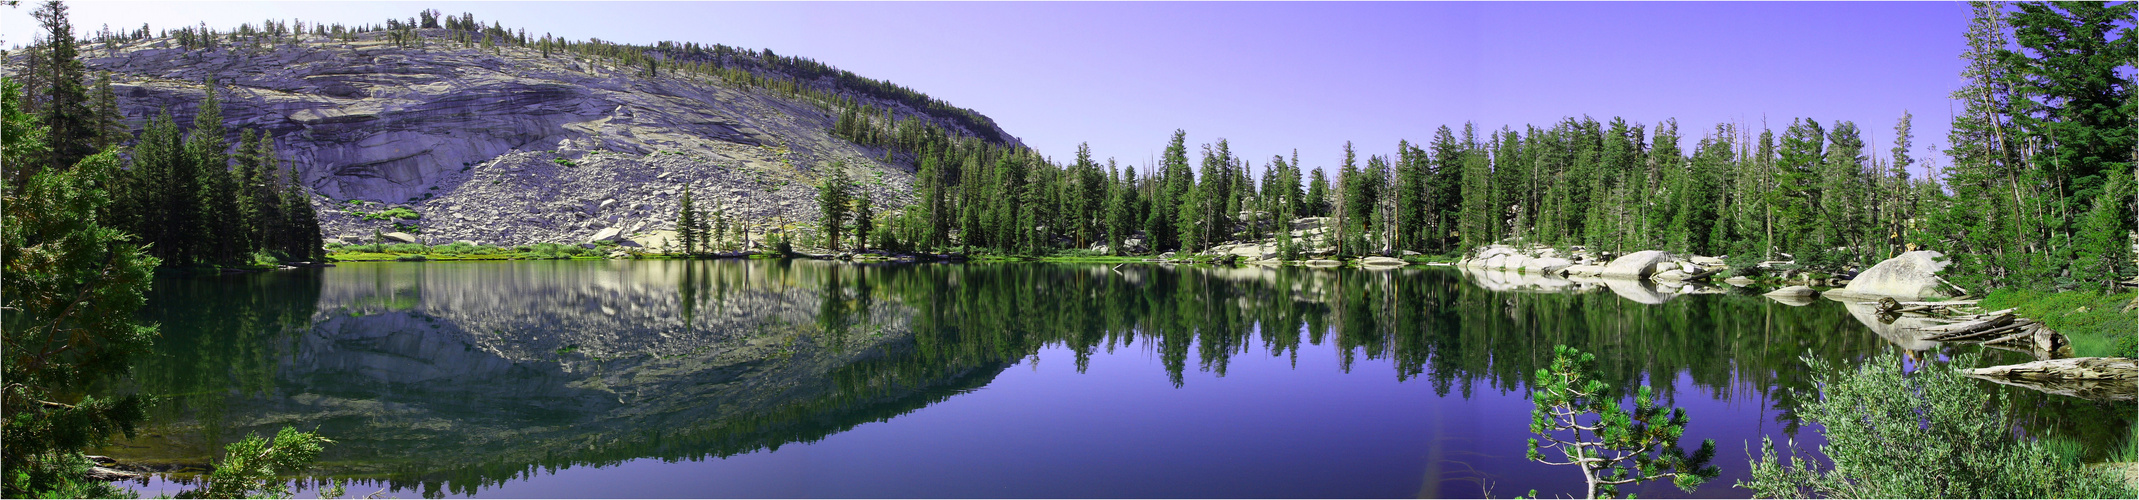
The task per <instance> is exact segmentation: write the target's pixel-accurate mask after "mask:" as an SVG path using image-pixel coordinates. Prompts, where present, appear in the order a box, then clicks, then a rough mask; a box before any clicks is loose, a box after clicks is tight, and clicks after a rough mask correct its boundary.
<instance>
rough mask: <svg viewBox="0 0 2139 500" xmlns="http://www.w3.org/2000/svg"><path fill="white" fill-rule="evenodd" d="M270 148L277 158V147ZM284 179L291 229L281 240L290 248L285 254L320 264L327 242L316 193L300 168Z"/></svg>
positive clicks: (286, 213)
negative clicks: (315, 202) (316, 202)
mask: <svg viewBox="0 0 2139 500" xmlns="http://www.w3.org/2000/svg"><path fill="white" fill-rule="evenodd" d="M267 146H268V148H270V149H269V151H270V154H273V153H272V151H273V149H272V148H273V147H274V143H273V142H269V143H267ZM284 178H285V179H288V180H289V181H288V182H286V183H284V184H283V191H282V210H281V211H282V214H283V217H284V219H283V220H284V221H286V222H285V227H288V228H289V229H288V232H286V233H284V235H283V237H282V238H281V239H282V240H283V241H284V242H285V244H287V245H288V246H287V247H284V248H283V249H282V253H283V254H284V255H288V256H290V257H291V258H295V259H298V260H304V261H313V262H316V261H319V260H321V259H322V258H324V257H325V256H326V255H325V253H324V248H323V247H324V246H325V242H324V241H322V237H321V235H320V228H319V212H318V210H317V209H315V208H313V207H312V190H311V189H309V188H306V187H305V183H304V182H302V181H301V180H302V179H303V178H304V177H302V176H299V175H298V173H297V167H296V166H291V167H290V168H289V170H288V171H287V174H286V175H285V177H284Z"/></svg>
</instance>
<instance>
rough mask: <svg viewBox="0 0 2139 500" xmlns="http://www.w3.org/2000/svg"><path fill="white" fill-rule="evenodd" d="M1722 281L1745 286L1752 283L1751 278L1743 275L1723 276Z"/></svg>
mask: <svg viewBox="0 0 2139 500" xmlns="http://www.w3.org/2000/svg"><path fill="white" fill-rule="evenodd" d="M1723 282H1724V283H1727V284H1730V286H1746V285H1751V284H1753V279H1752V278H1747V277H1744V276H1732V277H1729V278H1725V279H1724V280H1723Z"/></svg>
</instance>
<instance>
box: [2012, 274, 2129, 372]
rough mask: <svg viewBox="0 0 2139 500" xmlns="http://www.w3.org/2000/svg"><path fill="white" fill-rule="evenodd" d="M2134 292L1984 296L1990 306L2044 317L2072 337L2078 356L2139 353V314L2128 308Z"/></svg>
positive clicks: (2045, 322)
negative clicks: (2126, 308) (2132, 312)
mask: <svg viewBox="0 0 2139 500" xmlns="http://www.w3.org/2000/svg"><path fill="white" fill-rule="evenodd" d="M2135 295H2139V294H2134V293H2130V292H2126V293H2119V294H2110V293H2098V292H2054V293H2053V292H2042V291H2033V290H2020V289H2001V290H1996V291H1993V292H1990V294H1989V295H1987V296H1985V297H1983V302H1982V306H1983V307H1985V308H1988V309H1991V310H1998V309H2008V308H2011V309H2018V311H2015V312H2016V313H2018V314H2019V315H2020V316H2023V317H2027V318H2033V319H2035V320H2038V321H2042V324H2043V326H2047V327H2050V330H2052V331H2056V332H2058V333H2062V334H2065V337H2067V338H2070V339H2072V352H2073V354H2074V355H2076V356H2083V357H2084V356H2119V357H2126V358H2131V357H2139V339H2135V338H2134V337H2135V336H2134V335H2133V334H2132V332H2134V331H2139V318H2135V317H2133V315H2132V314H2131V313H2128V312H2125V311H2124V307H2125V306H2126V305H2129V304H2131V303H2132V300H2133V298H2134V296H2135Z"/></svg>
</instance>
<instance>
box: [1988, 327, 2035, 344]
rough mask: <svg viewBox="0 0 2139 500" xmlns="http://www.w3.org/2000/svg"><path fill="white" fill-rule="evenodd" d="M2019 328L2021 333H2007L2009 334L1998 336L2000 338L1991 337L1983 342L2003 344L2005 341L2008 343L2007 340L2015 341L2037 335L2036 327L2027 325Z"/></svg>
mask: <svg viewBox="0 0 2139 500" xmlns="http://www.w3.org/2000/svg"><path fill="white" fill-rule="evenodd" d="M2018 330H2020V333H2015V334H2012V335H2007V336H2004V337H1998V338H1995V339H1990V340H1986V341H1983V343H1985V344H2003V343H2006V342H2012V341H2015V340H2021V339H2032V338H2033V337H2034V336H2035V329H2033V328H2027V327H2020V328H2018Z"/></svg>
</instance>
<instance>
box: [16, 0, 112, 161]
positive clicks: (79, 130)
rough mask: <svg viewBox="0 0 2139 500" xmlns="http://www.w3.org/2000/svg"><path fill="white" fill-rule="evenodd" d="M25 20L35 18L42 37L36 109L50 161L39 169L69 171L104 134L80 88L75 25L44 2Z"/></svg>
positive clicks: (55, 0)
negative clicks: (40, 99) (42, 127)
mask: <svg viewBox="0 0 2139 500" xmlns="http://www.w3.org/2000/svg"><path fill="white" fill-rule="evenodd" d="M30 16H31V17H33V18H36V19H37V23H38V25H39V26H40V27H42V28H44V30H45V36H46V38H45V43H44V48H43V49H42V50H41V51H39V53H38V54H37V55H38V56H39V57H40V58H41V59H42V61H40V63H41V64H42V68H41V69H43V70H44V71H45V74H43V75H40V79H41V81H40V83H42V84H44V85H45V87H44V88H43V89H40V91H39V94H40V95H39V97H41V98H42V100H43V102H42V103H40V105H39V106H38V110H39V111H40V112H41V113H40V115H41V116H39V118H41V120H40V121H41V122H42V124H43V125H44V127H45V143H46V147H47V148H48V149H47V150H46V153H47V155H49V156H48V157H47V158H46V159H45V160H44V161H43V162H42V163H43V164H42V165H41V166H40V168H51V169H58V168H67V167H71V166H73V165H74V164H75V162H78V161H81V159H82V158H85V157H88V156H89V155H92V154H96V152H97V147H98V145H99V144H100V143H102V142H103V137H102V136H103V130H104V129H103V127H101V126H99V124H98V123H97V115H96V110H95V109H93V108H91V107H90V104H91V103H90V102H89V93H88V90H87V89H85V88H83V85H82V80H83V79H84V74H83V68H82V62H81V60H79V59H77V58H76V55H77V48H76V46H75V40H74V25H73V24H71V23H69V22H68V21H67V5H66V4H63V3H60V2H59V0H47V1H46V2H45V3H44V5H41V6H38V8H37V10H36V11H34V12H31V13H30ZM28 172H30V169H22V170H19V171H18V173H17V174H16V175H18V176H20V175H27V173H28Z"/></svg>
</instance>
